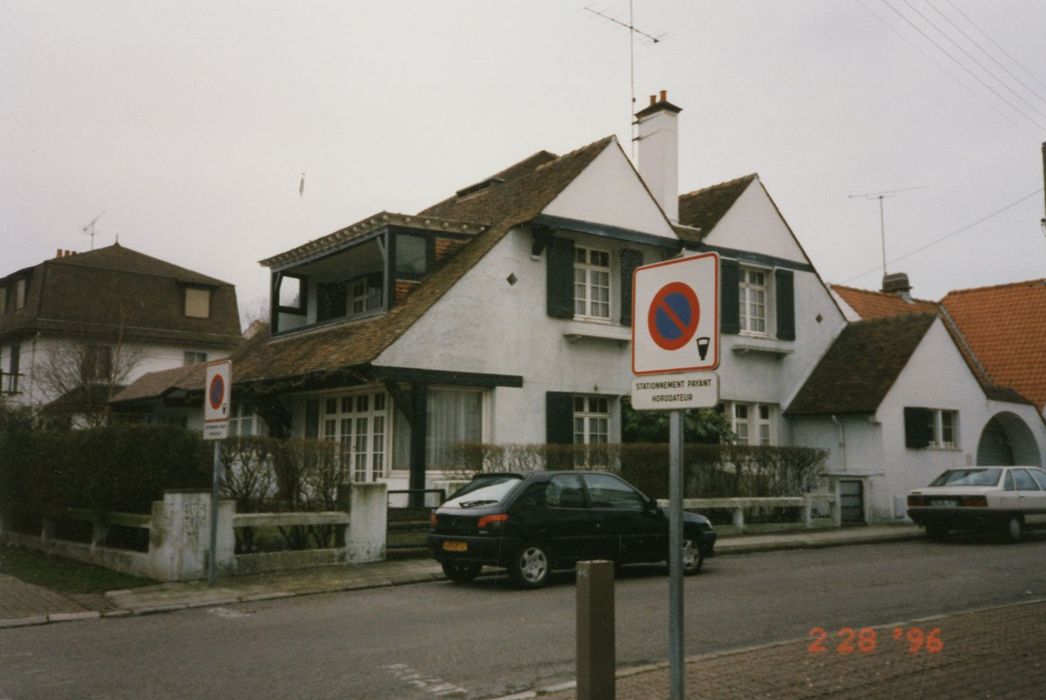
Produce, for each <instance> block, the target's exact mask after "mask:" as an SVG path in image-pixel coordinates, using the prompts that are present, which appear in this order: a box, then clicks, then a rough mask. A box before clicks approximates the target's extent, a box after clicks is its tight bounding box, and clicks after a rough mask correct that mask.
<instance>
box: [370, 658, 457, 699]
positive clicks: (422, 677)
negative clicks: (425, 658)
mask: <svg viewBox="0 0 1046 700" xmlns="http://www.w3.org/2000/svg"><path fill="white" fill-rule="evenodd" d="M382 668H384V669H385V670H386V671H388V672H389V673H391V674H392V675H394V676H395V677H396V678H397V679H398V680H400V681H403V682H404V683H406V684H408V685H412V686H414V687H415V688H417V689H418V690H420V691H422V692H423V693H429V694H431V695H435V696H436V697H448V696H451V695H468V694H469V691H468V690H466V689H465V688H462V687H461V686H460V685H454V684H453V683H448V682H447V681H445V680H443V679H442V678H439V677H438V676H432V675H429V674H427V673H425V672H424V671H419V670H417V669H415V668H411V667H410V666H408V665H407V664H389V665H387V666H383V667H382Z"/></svg>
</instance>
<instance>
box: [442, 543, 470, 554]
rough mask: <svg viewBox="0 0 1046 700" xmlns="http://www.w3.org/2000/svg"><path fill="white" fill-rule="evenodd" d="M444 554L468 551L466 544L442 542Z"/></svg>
mask: <svg viewBox="0 0 1046 700" xmlns="http://www.w3.org/2000/svg"><path fill="white" fill-rule="evenodd" d="M443 551H444V552H467V551H469V544H468V542H444V543H443Z"/></svg>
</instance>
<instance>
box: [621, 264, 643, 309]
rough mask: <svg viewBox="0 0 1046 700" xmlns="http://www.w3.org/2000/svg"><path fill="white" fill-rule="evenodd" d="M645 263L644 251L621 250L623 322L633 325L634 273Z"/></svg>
mask: <svg viewBox="0 0 1046 700" xmlns="http://www.w3.org/2000/svg"><path fill="white" fill-rule="evenodd" d="M642 264H643V251H641V250H628V249H626V250H622V251H621V324H622V325H624V326H631V325H632V273H633V272H635V270H636V268H637V267H639V266H640V265H642Z"/></svg>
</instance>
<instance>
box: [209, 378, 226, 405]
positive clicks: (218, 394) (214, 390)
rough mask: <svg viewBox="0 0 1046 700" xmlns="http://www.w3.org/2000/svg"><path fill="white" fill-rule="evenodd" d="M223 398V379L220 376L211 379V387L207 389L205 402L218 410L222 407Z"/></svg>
mask: <svg viewBox="0 0 1046 700" xmlns="http://www.w3.org/2000/svg"><path fill="white" fill-rule="evenodd" d="M224 398H225V379H224V378H223V377H222V375H220V374H216V375H214V376H213V377H212V378H211V385H210V387H208V389H207V400H208V401H210V402H211V408H213V409H214V410H216V411H217V410H218V409H220V408H221V407H222V400H223V399H224Z"/></svg>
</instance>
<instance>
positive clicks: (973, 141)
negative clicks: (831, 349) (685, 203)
mask: <svg viewBox="0 0 1046 700" xmlns="http://www.w3.org/2000/svg"><path fill="white" fill-rule="evenodd" d="M586 5H587V6H588V7H591V8H594V9H596V10H599V11H600V12H603V13H605V14H607V15H610V16H612V17H616V18H618V19H620V20H622V21H624V22H626V23H627V21H628V16H629V3H628V1H627V0H575V1H572V0H545V1H540V0H527V1H525V2H524V1H518V2H499V1H496V0H476V1H470V2H466V1H455V0H444V1H441V2H436V1H434V0H428V1H418V2H397V1H394V0H386V1H380V2H379V1H377V0H371V1H369V2H354V1H348V0H339V1H337V2H333V1H332V2H300V3H289V2H264V1H261V0H253V1H251V2H217V1H215V0H210V1H208V2H193V1H192V0H177V1H175V2H153V1H148V0H146V1H142V0H128V1H126V2H115V1H104V2H103V1H100V0H97V1H94V0H76V1H74V2H52V1H49V0H26V1H20V0H4V2H3V3H0V58H2V60H0V275H6V274H9V273H10V272H13V271H15V270H17V269H20V268H22V267H27V266H30V265H35V264H37V263H39V262H41V261H42V260H44V259H46V258H49V257H52V256H54V254H55V250H56V249H58V248H65V249H73V250H79V251H84V250H88V249H89V248H90V246H91V239H90V238H89V237H88V236H87V235H85V234H84V233H83V229H84V227H85V226H86V225H87V224H88V223H89V222H91V221H92V220H93V219H95V217H96V216H98V215H99V214H100V213H101V216H100V218H98V219H97V222H96V224H95V231H96V236H95V239H94V245H95V246H96V247H101V246H104V245H109V244H111V243H112V242H113V240H114V239H115V238H116V236H119V240H120V243H121V244H123V245H126V246H128V247H130V248H133V249H135V250H138V251H141V252H143V253H147V254H149V255H153V256H156V257H159V258H163V259H165V260H168V261H170V262H173V263H176V264H179V265H183V266H185V267H189V268H192V269H195V270H198V271H200V272H203V273H205V274H208V275H212V276H214V277H218V278H220V279H223V280H226V281H228V282H231V283H233V284H235V285H236V287H237V291H238V294H239V298H240V302H241V306H244V307H251V308H258V307H260V306H261V305H262V303H263V300H264V299H265V298H266V295H267V284H268V282H267V280H268V273H267V270H265V269H264V268H262V267H260V266H259V265H258V264H257V261H258V260H260V259H262V258H265V257H268V256H271V255H274V254H276V253H279V252H281V251H284V250H287V249H289V248H292V247H295V246H297V245H299V244H301V243H304V242H305V241H307V240H310V239H312V238H316V237H319V236H322V235H325V234H327V233H329V232H331V231H333V230H336V229H338V228H340V227H342V226H345V225H347V224H351V223H353V222H355V221H357V220H359V219H362V218H364V217H366V216H368V215H370V214H373V213H375V212H378V211H381V210H389V211H397V212H404V213H413V212H415V211H417V210H419V209H422V208H424V207H426V206H428V205H430V204H432V203H434V202H436V201H438V200H440V199H442V198H444V197H445V196H448V195H449V194H452V193H453V192H454V191H455V190H457V189H459V188H461V187H463V186H466V185H469V184H472V183H474V182H476V181H478V180H480V179H482V178H483V177H485V176H487V175H489V174H491V173H493V172H495V171H497V170H499V169H501V168H503V167H505V166H507V165H509V164H511V163H513V162H515V161H517V160H520V159H522V158H524V157H526V156H528V155H530V154H531V153H533V152H535V151H538V150H541V149H546V150H550V151H553V152H556V153H565V152H567V151H570V150H572V149H574V148H577V147H579V146H582V145H584V144H587V143H589V142H592V141H595V140H597V139H599V138H601V137H603V136H606V135H608V134H617V136H618V138H619V139H620V140H621V142H622V144H623V145H624V146H625V148H626V152H627V151H628V146H629V140H630V123H629V121H630V120H629V115H630V113H631V109H630V104H629V96H630V88H629V32H628V31H627V29H624V28H622V27H620V26H617V25H615V24H613V23H612V22H611V21H609V20H606V19H601V18H600V17H598V16H596V15H595V14H593V13H592V12H590V11H587V10H586V9H585V8H586ZM634 21H635V26H636V27H637V28H638V29H641V30H643V31H645V32H647V33H648V34H651V35H662V34H664V36H662V38H661V41H659V42H658V43H653V42H650V41H649V40H646V39H644V38H643V37H641V36H640V37H639V38H638V40H637V41H636V42H635V86H636V94H637V97H638V99H639V102H638V105H639V106H640V107H642V106H643V105H644V104H646V103H647V99H648V98H647V96H648V95H649V94H652V93H654V92H656V91H658V90H660V89H667V90H668V93H669V99H670V100H671V101H672V102H674V103H675V104H677V105H678V106H680V107H682V108H683V112H682V113H681V115H680V132H681V133H680V148H681V153H680V187H681V188H682V189H683V191H690V190H693V189H698V188H700V187H705V186H708V185H711V184H714V183H716V182H720V181H723V180H728V179H732V178H734V177H738V176H741V175H745V174H748V173H751V172H758V173H759V175H760V177H761V178H762V180H763V182H764V184H765V185H766V187H767V188H768V190H769V192H770V194H771V196H772V197H773V198H774V200H775V201H776V202H777V205H778V207H779V208H780V209H781V212H782V213H783V215H784V217H785V219H786V220H787V221H788V222H789V224H790V225H791V227H792V229H793V230H794V231H795V233H796V235H797V237H798V238H799V240H800V242H801V243H802V245H803V246H804V248H805V249H806V251H807V254H808V255H809V256H810V258H811V259H812V261H813V263H814V265H815V266H816V267H817V268H818V270H819V271H820V273H821V275H822V276H823V277H824V278H825V280H826V281H828V282H833V283H846V284H850V285H853V286H859V287H865V288H872V289H877V288H878V286H879V283H880V280H881V275H882V269H881V252H880V236H879V228H880V225H879V203H878V201H877V200H876V199H874V198H872V199H866V198H863V197H853V196H852V195H863V194H865V193H877V192H883V191H894V190H905V191H903V192H897V193H896V194H895V195H893V196H890V197H888V198H886V199H884V200H883V203H884V205H885V214H886V252H887V258H888V260H895V259H898V258H902V256H906V257H903V259H899V260H897V261H896V262H890V263H888V269H889V271H891V272H897V271H904V272H907V273H908V274H909V276H910V277H911V281H912V284H913V285H914V290H913V293H914V294H915V295H916V296H917V297H920V298H927V299H938V298H940V297H941V296H943V295H944V294H945V293H947V292H948V291H949V290H951V289H961V288H968V287H977V286H985V285H991V284H999V283H1005V282H1012V281H1018V280H1026V279H1032V278H1042V277H1046V235H1044V234H1043V231H1042V229H1041V227H1040V223H1039V221H1040V219H1041V218H1042V217H1043V213H1044V212H1043V209H1044V205H1043V195H1042V192H1041V188H1042V186H1043V162H1042V155H1041V150H1040V149H1041V143H1042V142H1043V141H1046V49H1044V46H1046V44H1044V39H1043V37H1044V36H1046V2H1042V0H885V1H884V0H793V1H789V2H785V1H783V0H781V1H775V2H771V1H770V0H761V1H759V2H756V1H755V0H729V1H727V0H719V1H712V0H700V1H698V0H691V1H682V0H678V1H660V2H655V1H654V0H634ZM939 30H943V31H944V32H946V33H947V35H948V37H946V36H944V35H943V34H941V33H940V32H939ZM949 37H950V38H949ZM941 49H944V50H946V51H947V52H948V54H950V55H951V56H954V58H955V59H957V61H958V62H956V60H953V59H952V58H949V56H948V55H947V54H945V53H943V52H942V51H941ZM303 172H304V173H306V175H305V190H304V195H303V196H300V195H299V192H298V184H299V178H300V176H301V174H302V173H303ZM907 188H918V189H907ZM103 212H104V213H103ZM1000 212H1001V213H1000ZM982 219H985V220H984V221H981V222H980V223H976V222H978V221H980V220H982ZM971 224H974V225H973V226H970V225H971ZM968 226H969V228H966V227H968ZM964 229H965V230H964ZM940 239H943V241H942V242H939V243H934V242H935V241H938V240H940ZM931 244H932V245H931Z"/></svg>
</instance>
